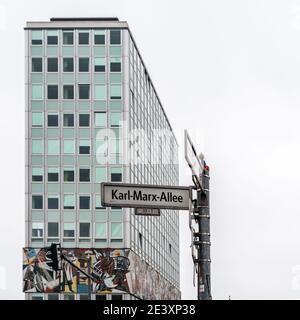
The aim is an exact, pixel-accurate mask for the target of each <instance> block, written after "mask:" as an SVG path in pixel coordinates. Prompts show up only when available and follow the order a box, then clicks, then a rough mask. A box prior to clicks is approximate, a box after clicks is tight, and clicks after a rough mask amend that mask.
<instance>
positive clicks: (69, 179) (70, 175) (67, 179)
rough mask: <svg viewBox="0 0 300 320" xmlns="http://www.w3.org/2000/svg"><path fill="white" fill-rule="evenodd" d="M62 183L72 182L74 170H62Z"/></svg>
mask: <svg viewBox="0 0 300 320" xmlns="http://www.w3.org/2000/svg"><path fill="white" fill-rule="evenodd" d="M64 181H65V182H74V169H72V170H70V169H65V170H64Z"/></svg>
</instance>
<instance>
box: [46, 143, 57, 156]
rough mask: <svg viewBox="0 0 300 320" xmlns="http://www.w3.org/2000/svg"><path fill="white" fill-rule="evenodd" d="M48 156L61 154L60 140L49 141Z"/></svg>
mask: <svg viewBox="0 0 300 320" xmlns="http://www.w3.org/2000/svg"><path fill="white" fill-rule="evenodd" d="M48 154H59V140H48Z"/></svg>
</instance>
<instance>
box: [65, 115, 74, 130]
mask: <svg viewBox="0 0 300 320" xmlns="http://www.w3.org/2000/svg"><path fill="white" fill-rule="evenodd" d="M64 127H74V114H73V113H65V114H64Z"/></svg>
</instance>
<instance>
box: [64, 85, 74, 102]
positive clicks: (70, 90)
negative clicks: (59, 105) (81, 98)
mask: <svg viewBox="0 0 300 320" xmlns="http://www.w3.org/2000/svg"><path fill="white" fill-rule="evenodd" d="M63 98H64V99H74V86H73V85H64V86H63Z"/></svg>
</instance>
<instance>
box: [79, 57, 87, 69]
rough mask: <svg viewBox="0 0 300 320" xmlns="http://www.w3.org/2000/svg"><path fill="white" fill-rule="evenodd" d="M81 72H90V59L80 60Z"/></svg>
mask: <svg viewBox="0 0 300 320" xmlns="http://www.w3.org/2000/svg"><path fill="white" fill-rule="evenodd" d="M79 72H89V58H79Z"/></svg>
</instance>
